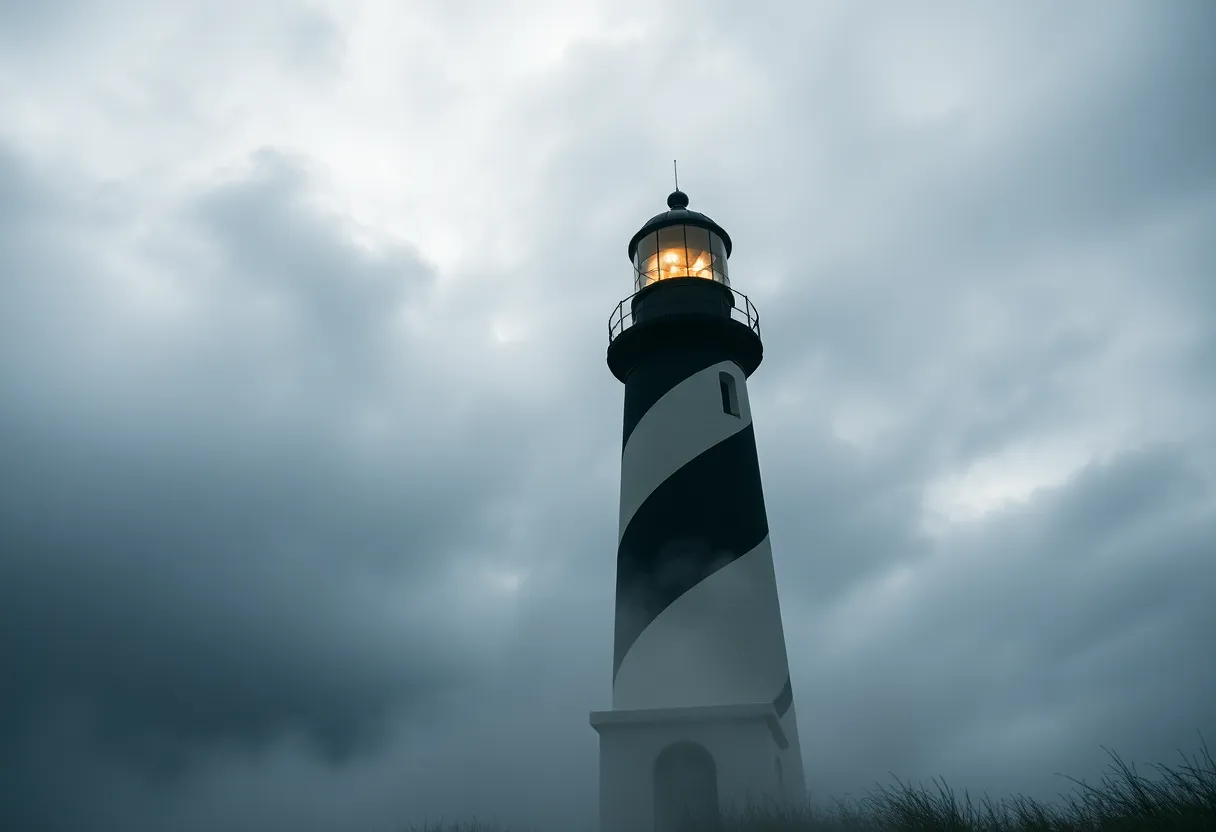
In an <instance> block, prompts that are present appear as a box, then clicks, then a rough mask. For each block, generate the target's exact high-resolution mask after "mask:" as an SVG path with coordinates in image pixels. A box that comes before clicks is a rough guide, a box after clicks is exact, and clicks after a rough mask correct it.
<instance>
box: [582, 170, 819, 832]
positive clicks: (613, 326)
mask: <svg viewBox="0 0 1216 832" xmlns="http://www.w3.org/2000/svg"><path fill="white" fill-rule="evenodd" d="M667 204H668V208H669V210H668V211H666V212H664V213H662V214H659V215H657V216H655V217H653V218H652V219H651V220H650V221H649V222H647V223H646V224H645V225H644V226H643V227H642V229H641V230H639V231H638V232H637V234H635V235H634V237H633V239H632V240H631V241H630V243H629V257H630V259H631V261H632V262H633V267H634V280H635V284H634V286H635V292H634V294H633V295H631V296H630V297H629V298H627V299H626V300H624V301H622V302H621V304H620V305H619V306H618V307H617V310H616V313H615V314H614V315H613V316H612V319H611V321H610V323H609V347H608V366H609V368H610V369H611V370H612V372H613V374H614V375H615V376H616V378H617V379H618V380H620V381H621V382H622V383H624V385H625V409H624V431H623V441H622V453H621V498H620V525H619V539H618V545H617V580H616V625H615V626H616V629H615V638H614V659H613V682H612V709H611V710H608V711H599V712H595V713H592V714H591V725H592V726H593V727H594V728H595V730H596V731H597V732H598V734H599V740H600V822H601V832H675V830H677V829H679V828H680V827H681V825H682V824H683V823H684V822H685V821H687V820H693V821H702V822H705V821H710V822H712V820H713V819H714V818H716V817H717V816H719V815H720V814H721V813H722V812H723V811H728V810H731V809H737V810H741V809H743V808H745V807H747V806H748V805H752V806H761V807H764V806H771V805H773V804H774V803H776V804H784V803H789V802H794V803H800V802H802V801H804V800H805V798H806V785H805V779H804V774H803V769H802V751H801V746H800V743H799V740H798V725H797V719H796V717H795V713H794V703H793V690H792V687H791V682H790V672H789V663H788V660H787V656H786V646H785V635H784V632H783V629H782V623H781V610H780V605H779V602H778V597H777V581H776V575H775V573H774V569H773V554H772V549H771V547H770V544H769V531H768V518H767V514H766V511H765V507H764V494H763V489H762V486H761V481H760V467H759V461H758V457H757V453H756V441H755V433H754V431H753V427H752V411H751V405H750V402H749V401H748V396H747V378H748V377H749V376H750V375H751V374H752V373H753V372H755V370H756V368H757V367H759V365H760V362H761V359H762V356H763V346H762V343H761V341H760V327H759V319H758V316H757V314H756V310H755V308H754V307H753V306H752V304H751V302H750V301H749V300H748V299H747V298H746V296H744V295H742V294H740V293H739V292H737V291H735V290H733V289H731V288H730V283H729V279H728V276H727V258H728V256H729V255H730V251H731V242H730V237H729V236H728V235H727V234H726V231H725V230H723V229H722V228H721V226H719V225H717V223H715V222H713V220H711V219H710V218H709V217H707V216H705V215H704V214H700V213H698V212H695V211H690V210H688V198H687V196H685V195H684V194H683V193H682V192H680V191H678V190H677V191H676V192H675V193H673V194H672V195H671V196H670V197H668V201H667Z"/></svg>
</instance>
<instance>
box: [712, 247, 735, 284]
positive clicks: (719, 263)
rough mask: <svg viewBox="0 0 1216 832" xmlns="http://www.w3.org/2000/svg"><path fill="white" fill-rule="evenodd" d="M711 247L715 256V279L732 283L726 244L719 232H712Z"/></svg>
mask: <svg viewBox="0 0 1216 832" xmlns="http://www.w3.org/2000/svg"><path fill="white" fill-rule="evenodd" d="M709 238H710V249H711V250H712V252H713V256H714V280H716V281H718V282H719V283H725V284H726V285H727V286H729V285H730V278H729V277H728V275H729V274H730V272H729V271H728V270H727V268H726V246H725V245H724V244H723V243H722V238H721V237H719V236H718V235H717V234H710V235H709Z"/></svg>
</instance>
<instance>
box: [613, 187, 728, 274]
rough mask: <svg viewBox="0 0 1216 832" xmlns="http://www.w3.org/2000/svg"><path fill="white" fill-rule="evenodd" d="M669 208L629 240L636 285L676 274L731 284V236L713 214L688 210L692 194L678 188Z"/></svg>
mask: <svg viewBox="0 0 1216 832" xmlns="http://www.w3.org/2000/svg"><path fill="white" fill-rule="evenodd" d="M667 207H668V209H669V210H667V211H665V212H663V213H662V214H657V215H655V216H653V217H651V218H650V220H649V221H648V222H647V223H646V224H645V225H643V226H642V227H641V229H639V230H638V232H637V233H636V234H634V235H633V239H631V240H630V241H629V259H630V260H631V261H632V262H633V277H634V283H633V289H634V291H635V292H637V291H641V290H642V289H644V288H646V287H647V286H649V285H650V284H652V283H655V282H657V281H660V280H668V279H670V278H676V277H699V278H702V279H704V280H713V281H716V282H718V283H721V284H723V285H724V286H730V278H729V276H728V275H729V271H728V270H727V266H726V261H727V258H728V257H730V249H731V245H730V237H729V236H728V235H727V233H726V231H725V230H724V229H723V228H722V227H721V226H720V225H718V224H717V223H716V222H714V221H713V220H711V219H710V218H709V217H707V216H705V215H704V214H702V213H699V212H697V211H690V210H688V195H687V194H685V193H684V192H683V191H678V190H677V191H674V192H673V193H672V194H671V196H669V197H667Z"/></svg>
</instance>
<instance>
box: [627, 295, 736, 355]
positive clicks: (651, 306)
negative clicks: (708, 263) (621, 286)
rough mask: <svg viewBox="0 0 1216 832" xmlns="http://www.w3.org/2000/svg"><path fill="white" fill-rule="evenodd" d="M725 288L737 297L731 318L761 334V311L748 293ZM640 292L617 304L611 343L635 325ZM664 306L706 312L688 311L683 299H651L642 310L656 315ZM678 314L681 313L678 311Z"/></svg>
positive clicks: (732, 307)
mask: <svg viewBox="0 0 1216 832" xmlns="http://www.w3.org/2000/svg"><path fill="white" fill-rule="evenodd" d="M719 285H722V284H719ZM723 288H724V289H726V290H727V291H729V292H730V293H731V294H732V295H733V296H734V297H735V303H734V305H733V306H730V307H728V308H729V309H730V317H731V319H732V320H736V321H739V322H740V323H743V324H747V327H748V328H749V329H750V330H751V331H752V332H754V333H756V335H759V334H760V313H759V312H757V311H756V307H755V306H754V305H753V304H752V302H751V301H750V300H749V299H748V297H747V295H745V294H743V293H742V292H739V291H736V290H735V289H731V288H730V287H729V286H723ZM642 291H645V290H644V289H643V290H642ZM638 294H639V293H638V292H634V293H633V294H632V295H630V296H629V297H627V298H625V299H624V300H623V301H621V302H620V303H618V304H617V305H616V309H615V310H614V311H613V313H612V315H611V316H610V317H609V318H608V343H609V344H611V343H612V342H613V341H614V340H615V339H616V338H617V337H618V336H619V335H620V334H621V333H622V332H624V331H625V330H626V329H629V327H631V326H633V325H634V314H633V299H634V298H635V297H637V295H638ZM740 300H742V303H740ZM664 307H669V308H675V307H679V308H681V309H683V310H685V313H684V314H704V313H696V312H691V313H689V312H687V310H688V302H687V301H686V300H683V299H673V300H670V301H650V302H648V303H647V304H646V306H645V308H644V309H643V310H642V312H643V313H644V314H645V315H647V316H651V315H654V314H655V312H656V311H660V310H662V309H663V308H664ZM677 314H680V313H677ZM658 317H660V318H661V317H662V315H661V312H660V315H659V316H658Z"/></svg>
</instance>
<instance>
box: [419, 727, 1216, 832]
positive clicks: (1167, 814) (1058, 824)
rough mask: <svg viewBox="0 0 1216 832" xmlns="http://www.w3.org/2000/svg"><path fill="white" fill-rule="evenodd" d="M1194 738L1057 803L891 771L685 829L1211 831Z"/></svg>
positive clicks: (466, 829)
mask: <svg viewBox="0 0 1216 832" xmlns="http://www.w3.org/2000/svg"><path fill="white" fill-rule="evenodd" d="M1200 741H1201V748H1202V750H1201V752H1200V754H1199V755H1197V756H1196V757H1193V758H1188V757H1187V756H1186V755H1185V754H1183V755H1182V759H1183V763H1182V765H1180V766H1178V767H1176V768H1174V767H1170V766H1166V765H1155V766H1153V768H1154V769H1155V770H1156V772H1157V774H1158V775H1159V776H1157V777H1148V776H1145V775H1142V774H1140V773H1138V772H1137V771H1136V768H1135V766H1134V765H1128V764H1127V763H1124V762H1123V760H1122V759H1120V758H1119V755H1117V754H1115V753H1114V752H1113V751H1109V750H1107V754H1109V755H1110V757H1111V759H1112V760H1113V761H1114V762H1113V764H1112V765H1111V767H1110V768H1109V770H1108V772H1107V773H1106V774H1104V775H1103V777H1102V782H1101V783H1100V784H1099V785H1096V786H1091V785H1089V784H1087V783H1085V782H1083V781H1079V780H1074V779H1073V778H1071V777H1068V778H1067V779H1068V780H1070V781H1072V782H1073V783H1074V784H1075V786H1074V788H1073V791H1072V793H1070V794H1067V795H1061V798H1062V800H1063V803H1061V804H1059V805H1056V804H1049V803H1040V802H1038V801H1035V800H1032V799H1030V798H1025V797H1020V796H1019V797H1014V798H1004V799H1001V800H999V801H993V800H991V799H989V798H988V797H987V796H985V797H983V798H982V799H980V800H979V801H973V800H972V799H971V796H970V795H968V794H967V793H966V792H964V793H963V794H962V796H961V797H960V796H959V795H957V794H956V793H955V792H954V790H952V789H951V788H949V787H948V786H947V785H946V784H945V782H944V781H941V782H938V781H936V780H935V781H934V787H933V788H932V789H926V788H923V787H922V788H913V787H912V786H910V785H908V784H906V783H903V782H902V781H900V780H899V779H898V778H895V784H896V785H895V786H884V787H881V788H879V790H878V791H877V792H872V793H869V794H868V795H867V796H866V797H865V798H863V799H861V800H857V801H854V802H851V803H844V802H840V801H837V802H836V803H835V805H834V806H832V807H830V808H824V807H818V806H814V805H810V806H806V807H803V808H799V809H792V810H791V809H788V808H780V807H777V806H775V805H773V806H769V807H754V806H753V807H749V808H748V809H746V810H744V811H742V812H737V813H732V814H728V815H726V816H725V817H723V818H722V820H721V821H720V822H719V823H717V824H715V825H714V829H712V830H709V829H705V828H704V827H703V826H690V827H689V829H688V832H1216V764H1214V763H1213V761H1212V756H1211V754H1210V753H1209V752H1208V748H1207V744H1206V743H1205V742H1203V740H1202V737H1201V738H1200ZM1104 750H1106V749H1104ZM1061 776H1064V775H1061ZM407 832H500V827H498V826H497V825H496V824H486V823H482V822H478V821H476V820H474V821H472V822H469V823H463V824H456V825H448V824H424V825H423V826H413V827H409V828H408V830H407Z"/></svg>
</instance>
